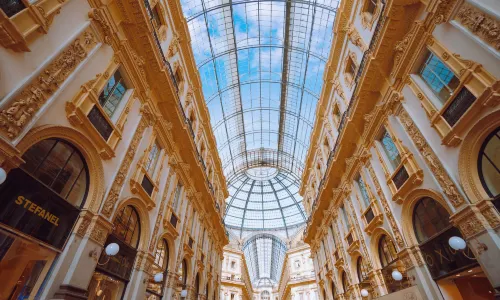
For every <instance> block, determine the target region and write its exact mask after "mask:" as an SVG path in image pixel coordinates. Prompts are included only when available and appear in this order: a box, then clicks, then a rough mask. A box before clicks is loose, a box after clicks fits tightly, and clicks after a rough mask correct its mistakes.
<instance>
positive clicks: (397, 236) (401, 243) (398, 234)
mask: <svg viewBox="0 0 500 300" xmlns="http://www.w3.org/2000/svg"><path fill="white" fill-rule="evenodd" d="M367 169H368V172H369V173H370V177H371V178H372V181H373V184H374V185H375V189H376V190H377V194H378V196H379V198H380V202H381V204H382V207H383V209H384V213H385V215H386V217H387V220H388V221H389V226H390V227H391V229H392V232H393V235H394V239H395V240H396V244H397V245H398V247H399V249H403V248H404V247H405V242H404V239H403V236H402V235H401V231H400V230H399V226H398V223H397V222H396V219H395V218H394V215H393V214H392V210H391V208H390V207H389V202H388V201H387V199H386V198H385V195H384V193H383V191H382V188H381V186H380V182H379V181H378V179H377V176H376V175H375V171H374V170H373V167H372V165H371V164H368V165H367Z"/></svg>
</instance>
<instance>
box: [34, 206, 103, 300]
mask: <svg viewBox="0 0 500 300" xmlns="http://www.w3.org/2000/svg"><path fill="white" fill-rule="evenodd" d="M112 226H113V225H112V224H111V223H110V222H109V221H108V220H106V219H105V218H104V217H102V216H100V215H94V213H92V212H90V211H84V212H82V213H81V214H80V219H79V220H78V223H77V225H76V226H75V230H74V231H73V233H72V234H71V236H70V237H69V238H68V241H67V244H66V248H65V249H64V251H63V253H61V254H60V255H59V258H58V260H57V262H56V264H55V266H54V269H53V271H52V273H51V275H50V277H49V278H48V281H47V285H46V286H47V287H50V288H47V289H45V290H44V291H43V293H42V297H41V298H42V299H65V298H67V297H68V296H70V295H71V297H73V298H72V299H87V297H86V293H87V288H88V286H89V283H90V280H91V279H92V275H93V274H94V270H95V267H96V265H97V261H98V259H99V257H100V255H101V251H103V248H104V243H105V242H106V239H107V237H108V234H109V233H110V232H111V230H112Z"/></svg>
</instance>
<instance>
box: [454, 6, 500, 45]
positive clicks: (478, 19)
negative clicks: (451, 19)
mask: <svg viewBox="0 0 500 300" xmlns="http://www.w3.org/2000/svg"><path fill="white" fill-rule="evenodd" d="M455 20H457V21H458V22H459V23H460V24H461V25H462V26H463V27H465V28H467V29H468V30H469V31H470V32H472V33H473V34H474V35H476V36H477V37H478V38H479V39H481V40H482V41H484V42H486V43H487V44H488V45H490V46H491V47H493V48H494V49H495V50H497V51H500V21H498V20H496V19H495V18H494V17H492V16H490V15H488V14H486V13H484V12H482V11H481V10H480V9H479V8H477V7H475V6H474V5H472V4H471V3H468V2H465V3H464V4H462V6H461V7H460V10H459V11H458V13H457V14H456V16H455Z"/></svg>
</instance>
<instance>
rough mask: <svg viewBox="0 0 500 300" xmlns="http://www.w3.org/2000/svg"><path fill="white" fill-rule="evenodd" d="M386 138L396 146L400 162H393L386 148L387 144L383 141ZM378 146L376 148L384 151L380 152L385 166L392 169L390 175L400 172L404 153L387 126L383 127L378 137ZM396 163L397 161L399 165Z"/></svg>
mask: <svg viewBox="0 0 500 300" xmlns="http://www.w3.org/2000/svg"><path fill="white" fill-rule="evenodd" d="M385 136H387V137H388V138H389V139H390V140H391V142H392V144H393V146H394V149H395V150H396V151H397V152H398V157H399V158H398V160H392V159H391V158H390V157H389V153H388V150H387V149H386V147H385V146H384V145H385V143H384V142H383V139H384V137H385ZM376 145H377V147H376V148H380V149H381V150H382V151H379V153H380V155H381V158H382V161H383V162H384V165H385V166H386V167H389V168H390V169H389V170H388V171H389V173H391V174H393V173H394V172H396V171H397V170H398V168H399V167H400V166H401V164H402V163H403V153H402V152H401V149H400V147H399V146H398V145H397V143H396V141H395V137H394V136H393V135H392V133H391V132H390V130H389V129H388V128H387V126H382V128H381V130H380V133H379V135H378V138H377V142H376ZM396 161H397V164H396V163H395V162H396Z"/></svg>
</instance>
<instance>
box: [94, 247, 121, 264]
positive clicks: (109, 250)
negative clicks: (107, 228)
mask: <svg viewBox="0 0 500 300" xmlns="http://www.w3.org/2000/svg"><path fill="white" fill-rule="evenodd" d="M104 251H105V252H106V256H107V260H106V262H104V263H102V264H100V263H99V253H98V252H97V249H94V250H92V251H90V253H89V257H92V258H93V259H95V261H96V262H97V264H98V265H101V266H102V265H105V264H107V263H108V262H109V260H110V258H111V256H115V255H116V254H118V251H120V246H119V245H118V244H117V243H111V244H109V245H107V246H106V248H105V249H104Z"/></svg>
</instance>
